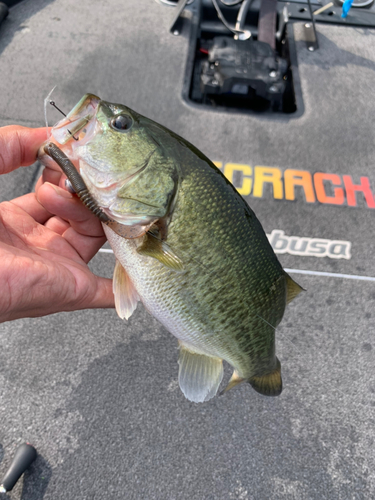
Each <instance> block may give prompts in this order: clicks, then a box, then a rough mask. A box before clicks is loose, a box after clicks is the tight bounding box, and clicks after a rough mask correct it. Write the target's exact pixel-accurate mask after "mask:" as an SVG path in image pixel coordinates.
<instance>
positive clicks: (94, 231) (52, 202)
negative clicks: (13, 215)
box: [37, 183, 104, 237]
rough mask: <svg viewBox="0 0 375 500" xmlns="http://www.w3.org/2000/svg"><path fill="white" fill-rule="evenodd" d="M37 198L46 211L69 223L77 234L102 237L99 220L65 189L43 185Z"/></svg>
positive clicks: (47, 184)
mask: <svg viewBox="0 0 375 500" xmlns="http://www.w3.org/2000/svg"><path fill="white" fill-rule="evenodd" d="M37 198H38V200H39V202H40V203H41V204H42V205H43V206H44V207H45V209H46V210H48V211H49V212H51V213H52V214H54V215H57V216H58V217H61V218H62V219H64V220H67V221H69V222H70V224H71V226H72V228H73V229H74V230H75V231H76V232H77V233H80V234H83V235H86V236H93V237H98V236H103V234H104V232H103V228H102V225H101V222H100V221H99V219H98V218H97V217H95V215H93V214H92V213H91V212H90V210H89V209H88V208H86V207H85V205H83V203H82V202H81V201H80V199H79V198H78V197H77V196H73V195H72V194H71V193H69V192H68V191H66V190H65V189H62V188H61V187H58V186H55V185H52V184H49V183H44V184H43V185H42V186H40V188H39V190H38V192H37Z"/></svg>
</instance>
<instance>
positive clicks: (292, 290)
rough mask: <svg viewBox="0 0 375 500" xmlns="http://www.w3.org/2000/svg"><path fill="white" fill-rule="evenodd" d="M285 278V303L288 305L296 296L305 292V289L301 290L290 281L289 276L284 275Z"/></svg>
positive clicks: (296, 284)
mask: <svg viewBox="0 0 375 500" xmlns="http://www.w3.org/2000/svg"><path fill="white" fill-rule="evenodd" d="M285 278H286V303H287V304H290V302H292V300H294V299H295V298H296V297H297V295H298V294H299V293H301V292H305V289H304V288H302V287H301V286H300V285H299V284H298V283H296V282H295V281H294V279H292V278H291V277H290V276H289V274H287V273H285Z"/></svg>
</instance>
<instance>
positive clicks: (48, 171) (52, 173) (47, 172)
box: [42, 167, 62, 186]
mask: <svg viewBox="0 0 375 500" xmlns="http://www.w3.org/2000/svg"><path fill="white" fill-rule="evenodd" d="M61 176H62V172H61V170H60V167H58V170H55V169H53V168H51V167H45V169H44V170H43V174H42V178H43V182H50V183H51V184H56V186H58V185H59V184H60V180H61Z"/></svg>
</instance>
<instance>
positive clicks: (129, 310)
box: [112, 260, 139, 319]
mask: <svg viewBox="0 0 375 500" xmlns="http://www.w3.org/2000/svg"><path fill="white" fill-rule="evenodd" d="M112 286H113V294H114V296H115V307H116V311H117V314H118V315H119V316H120V318H121V319H129V318H130V316H131V315H132V314H133V312H134V311H135V309H136V308H137V303H138V300H139V295H138V293H137V290H136V289H135V288H134V285H133V283H132V282H131V281H130V278H129V276H128V275H127V273H126V271H125V269H124V268H123V267H122V265H121V264H120V262H119V261H118V260H116V266H115V270H114V273H113V285H112Z"/></svg>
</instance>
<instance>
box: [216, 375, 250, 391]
mask: <svg viewBox="0 0 375 500" xmlns="http://www.w3.org/2000/svg"><path fill="white" fill-rule="evenodd" d="M244 380H245V379H244V378H242V377H240V376H239V375H238V373H237V372H236V370H234V372H233V374H232V376H231V378H230V380H229V382H228V385H227V386H226V388H225V389H224V390H223V391H221V393H220V396H222V395H223V394H224V393H225V392H227V391H229V390H230V389H232V388H233V387H235V386H236V385H238V384H240V383H241V382H243V381H244Z"/></svg>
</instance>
